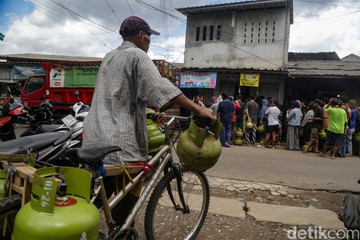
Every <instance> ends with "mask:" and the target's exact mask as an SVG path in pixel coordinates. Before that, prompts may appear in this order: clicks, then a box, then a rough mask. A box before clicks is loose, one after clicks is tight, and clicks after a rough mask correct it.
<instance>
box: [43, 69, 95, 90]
mask: <svg viewBox="0 0 360 240" xmlns="http://www.w3.org/2000/svg"><path fill="white" fill-rule="evenodd" d="M98 70H99V66H85V67H76V66H75V67H66V68H64V67H54V68H52V69H51V71H50V87H52V88H57V87H59V88H61V87H66V88H94V87H95V82H96V77H97V73H98Z"/></svg>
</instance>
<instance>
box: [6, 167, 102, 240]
mask: <svg viewBox="0 0 360 240" xmlns="http://www.w3.org/2000/svg"><path fill="white" fill-rule="evenodd" d="M51 175H60V176H61V179H63V180H64V182H65V183H66V185H65V184H62V185H61V187H59V186H58V185H59V184H58V181H55V180H54V178H49V176H51ZM64 186H66V187H64ZM90 187H91V173H90V172H88V171H86V170H84V169H78V168H69V167H60V168H43V169H38V170H37V171H36V172H35V175H34V182H33V186H32V194H31V201H30V202H29V203H27V204H26V205H25V206H24V207H22V208H21V209H20V211H19V212H18V214H17V215H16V218H15V226H14V230H13V234H12V239H13V240H23V239H27V240H45V239H51V240H79V239H80V240H81V239H87V240H90V239H91V240H92V239H94V240H95V239H98V229H99V222H100V215H99V211H98V209H97V208H96V207H95V205H93V204H91V203H90ZM64 189H65V190H64ZM59 190H60V191H59ZM60 193H61V194H60Z"/></svg>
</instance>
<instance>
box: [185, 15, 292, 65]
mask: <svg viewBox="0 0 360 240" xmlns="http://www.w3.org/2000/svg"><path fill="white" fill-rule="evenodd" d="M274 22H275V25H274ZM287 22H289V10H286V9H279V10H264V11H252V12H238V13H235V12H234V13H221V14H208V15H193V16H189V17H188V27H187V33H186V45H185V59H184V65H185V67H186V68H191V67H197V68H259V69H279V68H281V66H282V65H283V64H284V63H286V62H287V51H288V37H289V36H288V35H289V28H290V27H289V24H286V23H287ZM259 23H260V26H259ZM218 25H221V26H222V36H221V39H220V40H217V39H216V36H215V37H214V39H213V40H210V39H209V37H207V38H206V40H205V41H204V40H203V39H202V31H203V27H204V26H206V27H207V35H209V32H210V31H209V29H210V26H215V28H216V26H218ZM197 27H200V40H198V41H196V39H195V38H196V28H197ZM273 27H275V29H273ZM259 28H260V29H259ZM266 28H267V30H266ZM273 33H274V35H273ZM245 34H246V35H245ZM251 34H252V36H251ZM258 34H260V36H258ZM265 34H267V36H266V35H265ZM265 41H266V42H265Z"/></svg>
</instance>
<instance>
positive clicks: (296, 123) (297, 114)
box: [286, 100, 302, 150]
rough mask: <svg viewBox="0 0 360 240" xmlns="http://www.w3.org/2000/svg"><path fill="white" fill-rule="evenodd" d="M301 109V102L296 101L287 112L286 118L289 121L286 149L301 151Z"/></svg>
mask: <svg viewBox="0 0 360 240" xmlns="http://www.w3.org/2000/svg"><path fill="white" fill-rule="evenodd" d="M301 117H302V113H301V109H300V103H299V101H297V100H295V101H293V103H292V109H291V110H290V111H289V110H288V111H287V113H286V118H287V120H288V125H287V132H286V149H288V150H300V143H299V127H300V124H301Z"/></svg>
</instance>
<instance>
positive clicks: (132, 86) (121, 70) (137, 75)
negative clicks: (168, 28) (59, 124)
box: [82, 16, 216, 226]
mask: <svg viewBox="0 0 360 240" xmlns="http://www.w3.org/2000/svg"><path fill="white" fill-rule="evenodd" d="M119 32H120V35H121V36H122V38H123V42H122V44H121V46H119V47H118V48H117V49H114V50H112V51H110V52H109V53H107V54H106V56H105V57H104V59H103V61H102V63H101V66H100V68H99V72H98V75H97V79H96V86H95V91H94V96H93V99H92V103H91V108H90V111H89V114H88V115H87V117H86V119H85V121H84V129H83V134H84V135H83V136H84V138H83V143H82V147H83V148H94V147H105V146H119V147H121V149H122V151H119V152H114V153H111V154H109V155H107V156H106V157H105V158H104V163H105V164H110V165H118V164H124V163H125V162H139V161H141V162H142V161H146V160H147V156H148V142H147V130H146V111H145V109H146V105H147V104H149V105H151V106H155V107H156V108H158V109H161V108H163V107H164V106H167V105H168V104H169V103H172V104H177V105H179V106H180V107H183V108H185V109H187V110H189V111H191V112H194V113H195V115H197V116H199V117H203V118H209V119H212V120H215V119H216V118H215V116H214V114H213V112H212V110H211V109H208V108H203V107H200V106H199V105H197V104H195V103H194V102H192V101H191V100H190V99H188V98H187V97H186V96H185V95H184V94H183V93H182V92H181V91H180V90H179V89H178V88H177V87H176V86H174V85H173V84H172V83H171V82H170V81H169V80H168V79H165V78H163V77H162V76H161V75H160V73H159V71H158V69H157V68H156V66H155V64H154V63H153V61H152V60H151V59H150V57H149V56H148V55H147V51H148V49H149V46H150V41H151V38H150V35H160V33H159V32H157V31H155V30H153V29H151V28H150V26H149V24H148V23H147V22H146V21H145V20H143V19H141V18H139V17H136V16H130V17H128V18H126V19H125V20H124V21H123V22H122V24H121V26H120V31H119ZM122 184H123V182H122V178H115V177H111V176H110V177H104V185H105V190H106V195H107V196H108V197H110V196H111V195H112V194H113V192H114V191H115V190H116V188H117V186H122ZM136 201H137V196H136V195H135V194H132V193H129V194H127V195H126V196H125V198H124V199H122V200H121V202H120V203H119V204H117V205H116V206H115V207H114V208H113V209H112V216H113V218H114V220H115V221H116V224H117V225H119V226H121V225H122V224H123V222H124V221H125V219H126V217H127V215H128V214H129V212H130V211H131V208H132V206H133V205H134V204H135V203H136Z"/></svg>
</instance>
